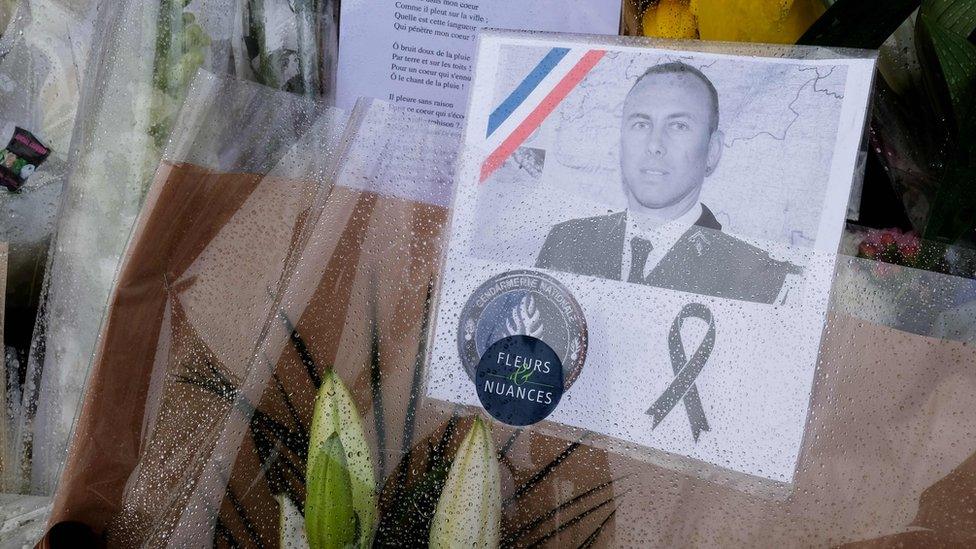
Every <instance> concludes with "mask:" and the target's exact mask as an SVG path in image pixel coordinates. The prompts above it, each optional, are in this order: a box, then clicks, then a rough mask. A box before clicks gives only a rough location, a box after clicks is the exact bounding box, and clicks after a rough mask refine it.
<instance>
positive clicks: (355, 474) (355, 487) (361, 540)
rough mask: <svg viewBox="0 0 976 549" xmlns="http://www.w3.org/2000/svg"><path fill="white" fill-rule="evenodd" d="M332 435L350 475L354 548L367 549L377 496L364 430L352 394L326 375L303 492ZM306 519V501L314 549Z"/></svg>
mask: <svg viewBox="0 0 976 549" xmlns="http://www.w3.org/2000/svg"><path fill="white" fill-rule="evenodd" d="M332 435H336V436H337V437H338V441H339V442H340V443H341V447H342V449H343V451H344V454H345V455H344V462H345V464H346V465H345V466H346V467H347V474H348V476H349V490H350V492H351V493H350V497H351V502H352V509H353V511H354V513H355V516H356V522H357V524H358V531H359V535H358V539H357V540H356V543H355V545H356V546H358V547H369V546H370V545H371V543H372V538H373V533H374V532H373V531H374V529H375V528H376V519H377V515H378V511H377V496H376V480H375V476H374V473H373V459H372V456H371V454H370V449H369V445H368V444H367V443H366V434H365V431H364V430H363V423H362V419H361V418H360V417H359V412H358V411H357V410H356V405H355V403H354V402H353V400H352V395H351V394H349V390H348V389H346V386H345V385H344V384H343V383H342V380H341V379H339V376H337V375H336V374H335V373H334V372H331V371H330V372H328V373H327V374H326V375H325V377H324V378H323V379H322V386H321V387H320V388H319V393H318V395H317V396H316V399H315V411H314V413H313V418H312V428H311V432H310V436H309V451H308V469H307V473H306V490H307V491H309V492H311V491H312V487H311V478H312V472H313V470H317V467H318V464H317V463H316V460H318V459H319V458H320V457H321V456H323V455H325V454H324V453H323V452H322V451H317V450H320V449H321V446H322V445H323V444H324V443H325V442H326V441H327V440H329V438H330V437H331V436H332ZM313 519H314V517H313V518H310V517H309V512H308V502H306V506H305V524H306V528H307V530H308V535H309V542H310V543H311V544H312V548H313V549H317V547H316V546H315V543H316V542H315V541H314V540H313V539H312V538H313V537H315V536H314V535H313V534H312V531H313V528H315V527H313V526H312V525H311V522H312V520H313Z"/></svg>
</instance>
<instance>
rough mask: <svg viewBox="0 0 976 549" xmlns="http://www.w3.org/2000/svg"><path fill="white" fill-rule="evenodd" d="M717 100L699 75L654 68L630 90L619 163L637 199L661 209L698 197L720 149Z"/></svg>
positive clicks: (629, 193) (644, 205)
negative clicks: (715, 118) (713, 128)
mask: <svg viewBox="0 0 976 549" xmlns="http://www.w3.org/2000/svg"><path fill="white" fill-rule="evenodd" d="M712 116H713V114H712V103H711V97H710V95H709V91H708V88H707V87H706V86H705V83H704V82H702V81H701V80H700V79H698V78H697V77H695V76H694V75H688V74H673V73H666V74H652V75H648V76H646V77H644V79H642V80H641V81H640V83H638V84H637V86H636V87H635V88H634V89H633V90H631V92H630V94H629V95H628V96H627V99H626V101H625V102H624V113H623V125H622V126H621V128H620V166H621V171H622V173H623V179H624V187H625V190H626V191H627V194H628V195H629V197H628V198H629V199H630V201H631V202H632V205H634V204H633V202H634V201H636V202H637V203H638V204H639V205H641V206H643V207H644V208H648V209H652V210H658V209H661V208H668V207H669V206H675V205H678V204H682V203H683V202H688V203H689V205H691V204H693V203H695V202H697V200H698V195H699V193H700V191H701V186H702V182H703V181H704V180H705V175H706V173H707V172H711V170H712V169H714V167H715V165H717V164H718V159H719V157H720V155H721V149H722V145H721V133H720V132H718V131H716V132H712V131H711V123H712V118H711V117H712Z"/></svg>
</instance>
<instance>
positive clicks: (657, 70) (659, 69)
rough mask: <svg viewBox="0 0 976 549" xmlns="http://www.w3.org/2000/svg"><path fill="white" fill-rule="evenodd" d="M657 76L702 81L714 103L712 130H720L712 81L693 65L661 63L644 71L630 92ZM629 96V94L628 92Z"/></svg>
mask: <svg viewBox="0 0 976 549" xmlns="http://www.w3.org/2000/svg"><path fill="white" fill-rule="evenodd" d="M655 74H679V75H680V74H685V75H689V76H694V77H695V78H697V79H699V80H701V81H702V83H703V84H705V89H707V90H708V95H709V97H710V98H711V101H712V120H711V124H710V127H711V130H712V131H713V132H714V131H715V130H717V129H718V91H716V90H715V85H714V84H712V81H711V80H709V79H708V77H707V76H705V74H704V73H703V72H702V71H700V70H698V69H696V68H695V67H692V66H691V65H688V64H685V63H682V62H681V61H672V62H670V63H661V64H660V65H654V66H653V67H651V68H649V69H647V70H646V71H644V74H642V75H640V76H639V77H637V81H636V82H634V85H633V86H631V88H630V90H631V91H633V90H634V88H636V87H637V84H640V82H641V80H643V79H644V78H646V77H648V76H651V75H655ZM628 94H629V92H628Z"/></svg>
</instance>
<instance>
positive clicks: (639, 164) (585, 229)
mask: <svg viewBox="0 0 976 549" xmlns="http://www.w3.org/2000/svg"><path fill="white" fill-rule="evenodd" d="M719 114H720V107H719V95H718V92H717V91H716V89H715V86H714V85H713V84H712V82H711V81H710V80H709V79H708V77H707V76H705V74H703V73H702V72H701V71H700V70H698V69H696V68H694V67H692V66H690V65H688V64H685V63H682V62H669V63H663V64H659V65H655V66H652V67H651V68H649V69H648V70H647V71H646V72H645V73H644V74H643V75H641V76H640V77H639V78H638V79H637V81H636V82H635V83H634V85H633V86H632V87H631V89H630V91H629V92H628V94H627V97H626V99H625V101H624V105H623V116H622V122H621V127H620V171H621V174H622V185H623V191H624V194H625V195H626V198H627V209H626V210H624V211H621V212H616V213H611V214H609V215H603V216H597V217H589V218H585V219H573V220H570V221H566V222H563V223H560V224H558V225H556V226H555V227H553V228H552V230H551V231H550V232H549V234H548V236H547V238H546V241H545V243H544V244H543V246H542V250H541V251H540V252H539V255H538V258H537V260H536V267H538V268H544V269H552V270H557V271H566V272H572V273H576V274H581V275H587V276H597V277H601V278H606V279H611V280H622V281H625V282H630V283H634V284H646V285H650V286H655V287H660V288H667V289H672V290H679V291H684V292H691V293H697V294H704V295H709V296H714V297H720V298H727V299H737V300H743V301H750V302H757V303H766V304H773V303H780V302H782V301H783V300H785V298H786V295H785V294H787V293H788V291H784V284H785V282H786V280H787V277H788V276H789V275H793V274H800V273H802V268H801V267H799V266H797V265H794V264H792V263H790V262H786V261H778V260H775V259H773V258H771V257H770V256H769V253H768V252H766V251H765V250H762V249H760V248H757V247H756V246H753V245H751V244H748V243H746V242H744V241H742V240H740V239H738V238H735V237H734V236H731V235H728V234H726V233H723V232H722V225H721V224H720V223H719V222H718V220H717V219H716V218H715V216H714V215H713V214H712V212H711V210H709V209H708V207H707V206H706V205H704V204H702V203H701V201H700V200H701V191H702V186H703V185H704V183H705V180H706V178H708V177H709V176H710V175H712V173H714V171H715V169H716V167H717V166H718V164H719V161H720V160H721V158H722V152H723V149H724V143H723V139H724V136H723V133H722V131H721V130H720V129H719Z"/></svg>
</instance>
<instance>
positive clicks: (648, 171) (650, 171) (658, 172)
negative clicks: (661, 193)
mask: <svg viewBox="0 0 976 549" xmlns="http://www.w3.org/2000/svg"><path fill="white" fill-rule="evenodd" d="M640 172H641V173H642V174H644V175H648V176H651V177H661V176H665V175H668V173H670V172H668V171H667V170H662V169H661V168H641V171H640Z"/></svg>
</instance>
